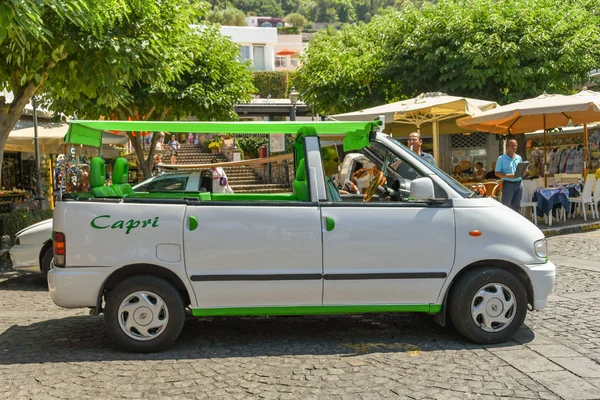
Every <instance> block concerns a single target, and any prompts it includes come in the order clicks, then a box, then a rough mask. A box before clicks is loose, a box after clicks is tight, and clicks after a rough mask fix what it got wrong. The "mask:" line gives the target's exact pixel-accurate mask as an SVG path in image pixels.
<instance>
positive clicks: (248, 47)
mask: <svg viewBox="0 0 600 400" xmlns="http://www.w3.org/2000/svg"><path fill="white" fill-rule="evenodd" d="M221 34H222V35H223V36H228V37H230V38H231V40H232V41H233V42H235V43H238V44H239V45H240V59H241V60H242V61H244V60H251V61H252V65H253V66H254V69H256V70H257V71H274V70H275V46H276V45H277V28H258V27H249V26H222V27H221Z"/></svg>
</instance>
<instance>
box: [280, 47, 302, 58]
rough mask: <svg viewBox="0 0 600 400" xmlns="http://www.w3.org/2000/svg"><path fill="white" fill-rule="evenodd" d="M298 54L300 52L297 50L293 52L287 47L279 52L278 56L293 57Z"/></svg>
mask: <svg viewBox="0 0 600 400" xmlns="http://www.w3.org/2000/svg"><path fill="white" fill-rule="evenodd" d="M297 52H298V51H296V50H291V49H288V48H287V47H284V48H283V49H281V50H279V51H278V52H277V53H276V54H277V55H278V56H293V55H294V54H296V53H297Z"/></svg>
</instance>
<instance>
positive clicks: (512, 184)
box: [496, 139, 527, 212]
mask: <svg viewBox="0 0 600 400" xmlns="http://www.w3.org/2000/svg"><path fill="white" fill-rule="evenodd" d="M520 162H523V160H522V159H521V156H520V155H518V154H517V141H516V140H515V139H509V140H508V141H507V142H506V153H505V154H503V155H501V156H500V157H498V162H496V176H497V177H498V178H500V179H502V204H504V205H505V206H507V207H510V208H512V209H513V210H515V211H516V212H519V208H521V196H522V195H523V188H522V187H521V181H522V180H523V179H522V178H520V177H519V178H516V177H515V172H516V171H517V166H518V165H519V163H520ZM525 174H527V171H525V173H524V175H525Z"/></svg>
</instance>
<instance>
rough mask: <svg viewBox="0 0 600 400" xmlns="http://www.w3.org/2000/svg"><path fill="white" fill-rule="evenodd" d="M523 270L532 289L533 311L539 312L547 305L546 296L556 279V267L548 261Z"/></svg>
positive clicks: (530, 265) (528, 266) (526, 266)
mask: <svg viewBox="0 0 600 400" xmlns="http://www.w3.org/2000/svg"><path fill="white" fill-rule="evenodd" d="M525 268H526V269H527V273H528V275H529V280H530V281H531V286H532V288H533V302H532V303H533V309H534V310H541V309H542V308H545V307H546V306H547V305H548V296H549V295H550V292H551V291H552V288H553V287H554V280H555V278H556V266H555V265H554V264H553V263H552V262H550V261H548V262H546V263H544V264H528V265H525Z"/></svg>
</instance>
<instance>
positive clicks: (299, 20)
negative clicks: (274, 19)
mask: <svg viewBox="0 0 600 400" xmlns="http://www.w3.org/2000/svg"><path fill="white" fill-rule="evenodd" d="M285 23H286V24H291V25H294V26H296V27H298V28H300V29H302V28H304V27H305V26H306V24H307V23H308V21H307V20H306V18H305V17H304V15H302V14H298V13H292V14H289V15H287V16H286V17H285Z"/></svg>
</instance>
